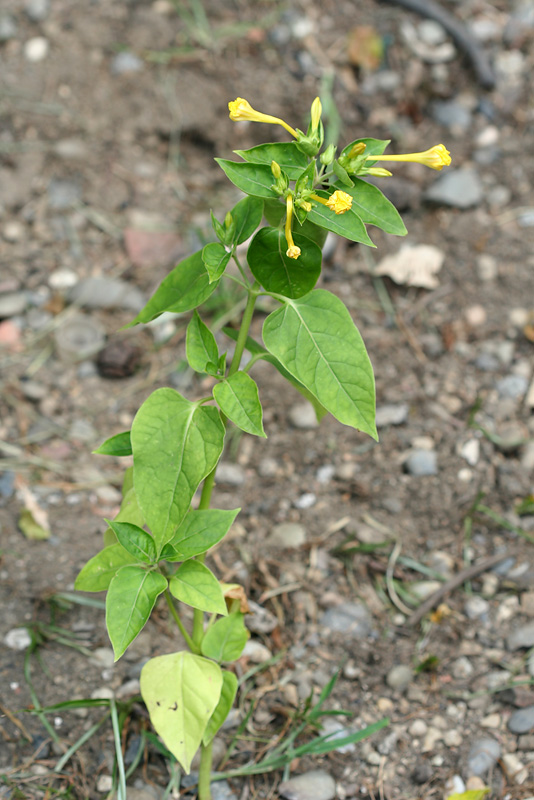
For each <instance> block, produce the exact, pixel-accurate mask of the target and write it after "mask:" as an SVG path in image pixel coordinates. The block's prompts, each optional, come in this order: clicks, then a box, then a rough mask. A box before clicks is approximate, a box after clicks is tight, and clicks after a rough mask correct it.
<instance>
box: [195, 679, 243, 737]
mask: <svg viewBox="0 0 534 800" xmlns="http://www.w3.org/2000/svg"><path fill="white" fill-rule="evenodd" d="M222 678H223V685H222V689H221V696H220V697H219V702H218V703H217V708H216V709H215V711H214V712H213V714H212V715H211V717H210V721H209V722H208V725H207V728H206V731H205V733H204V736H203V737H202V744H204V745H208V744H209V743H210V742H211V740H212V739H213V737H214V736H215V734H216V733H217V731H218V730H219V729H220V727H221V725H222V724H223V722H224V721H225V719H226V717H227V716H228V712H229V711H230V709H231V708H232V706H233V704H234V700H235V696H236V694H237V678H236V676H235V675H234V673H233V672H228V671H227V670H225V669H223V670H222Z"/></svg>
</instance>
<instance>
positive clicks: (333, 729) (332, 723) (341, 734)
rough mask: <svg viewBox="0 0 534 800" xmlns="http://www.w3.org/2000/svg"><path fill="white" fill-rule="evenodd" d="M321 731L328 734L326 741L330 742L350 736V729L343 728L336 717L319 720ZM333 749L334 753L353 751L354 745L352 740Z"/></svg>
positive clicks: (354, 749) (354, 750)
mask: <svg viewBox="0 0 534 800" xmlns="http://www.w3.org/2000/svg"><path fill="white" fill-rule="evenodd" d="M309 694H310V693H309V691H308V692H307V693H306V695H305V696H306V697H307V696H309ZM321 733H322V734H329V736H328V741H329V742H332V741H335V740H336V739H344V738H345V737H346V736H350V734H351V731H349V730H348V728H345V726H344V725H342V724H341V722H340V721H339V720H338V719H335V718H334V717H325V718H324V719H323V720H322V722H321ZM335 751H336V753H355V752H356V745H355V744H354V743H353V742H351V743H349V744H342V745H341V746H340V747H336V748H335Z"/></svg>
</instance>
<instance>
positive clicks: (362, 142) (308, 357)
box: [75, 98, 450, 800]
mask: <svg viewBox="0 0 534 800" xmlns="http://www.w3.org/2000/svg"><path fill="white" fill-rule="evenodd" d="M229 109H230V119H232V120H234V121H242V120H251V121H256V122H267V123H273V124H277V125H281V126H283V127H284V128H285V130H286V131H288V133H289V134H291V136H292V137H293V141H291V142H277V143H272V144H262V145H258V146H257V147H252V148H251V149H249V150H237V151H235V152H236V154H237V155H238V156H240V157H241V159H242V161H238V162H235V161H228V160H225V159H216V160H217V163H218V164H219V165H220V167H221V168H222V169H223V170H224V172H225V173H226V175H227V177H228V178H229V179H230V181H231V182H232V183H233V184H234V185H235V186H237V187H238V188H239V189H241V190H242V191H243V192H244V193H245V195H246V197H244V198H243V199H242V200H240V201H239V202H238V203H237V205H236V206H234V208H233V209H232V210H231V211H230V212H228V213H227V214H226V216H225V218H224V221H223V222H222V223H221V222H219V221H218V220H217V218H216V217H215V216H214V215H213V213H212V223H213V228H214V231H215V234H216V236H217V238H218V240H219V241H218V242H213V243H210V244H207V245H206V246H205V247H204V248H203V249H202V250H201V251H199V252H197V253H195V254H194V255H191V256H189V257H188V258H186V259H185V260H184V261H182V262H180V263H179V264H178V265H177V266H176V267H175V268H174V269H173V270H172V272H171V273H170V274H169V275H168V276H167V277H166V278H165V279H164V280H163V282H162V283H161V285H160V286H159V288H158V289H157V290H156V292H155V293H154V295H153V296H152V298H151V299H150V300H149V301H148V303H147V304H146V306H145V307H144V308H143V310H142V311H141V312H140V313H139V314H138V315H137V317H136V318H135V319H134V320H133V321H132V322H131V323H130V325H137V324H139V323H147V322H150V321H151V320H153V319H155V318H156V317H158V316H159V315H160V314H162V313H163V312H165V311H173V312H187V311H193V314H192V317H191V321H190V322H189V325H188V328H187V337H186V355H187V360H188V362H189V365H190V366H191V368H192V369H193V370H195V371H196V372H198V373H202V374H207V375H209V376H211V377H212V378H213V380H214V385H213V391H212V394H210V395H208V396H206V397H201V398H200V399H198V400H195V401H192V400H188V399H186V398H185V397H183V396H182V395H181V394H179V393H178V392H177V391H175V390H174V389H171V388H160V389H156V391H154V392H153V393H152V394H151V395H150V396H149V397H148V399H147V400H145V402H144V403H143V404H142V406H141V407H140V409H139V411H138V412H137V414H136V416H135V418H134V421H133V423H132V427H131V431H126V432H124V433H119V434H117V435H116V436H112V437H111V438H110V439H107V440H106V441H105V442H104V443H103V444H102V445H101V446H100V447H99V448H98V450H97V451H96V452H97V453H100V454H105V455H112V456H127V455H133V467H129V468H128V469H127V470H126V473H125V477H124V484H123V501H122V504H121V508H120V511H119V513H118V514H117V516H116V518H115V519H114V520H107V522H108V525H109V527H108V529H107V530H106V532H105V534H104V544H105V547H104V549H103V550H102V551H101V552H100V553H98V555H96V556H95V557H94V558H92V559H91V560H90V561H89V562H88V563H87V564H86V565H85V566H84V567H83V569H82V570H81V572H80V574H79V575H78V578H77V580H76V584H75V585H76V588H77V589H80V590H83V591H89V592H99V591H107V597H106V624H107V629H108V633H109V637H110V639H111V643H112V645H113V649H114V652H115V658H116V659H118V658H120V657H121V656H122V655H123V653H124V652H125V650H126V648H127V647H128V646H129V645H130V644H131V643H132V642H133V640H134V639H135V637H136V636H137V635H138V634H139V632H140V631H141V629H142V628H143V626H144V625H145V623H146V622H147V620H148V618H149V616H150V614H151V612H152V610H153V608H154V605H155V603H156V601H157V599H158V598H159V596H160V595H163V596H164V598H165V600H166V602H167V605H168V607H169V611H170V615H171V616H172V618H173V620H174V622H175V623H176V625H177V627H178V629H179V631H180V633H181V635H182V637H183V639H184V642H185V645H186V649H181V650H179V651H177V652H175V653H170V654H168V655H163V656H157V657H156V658H152V659H150V660H149V661H148V662H147V663H146V664H145V665H144V667H143V670H142V672H141V693H142V696H143V699H144V701H145V703H146V706H147V708H148V711H149V714H150V718H151V721H152V724H153V726H154V728H155V729H156V731H157V732H158V733H159V735H160V736H161V738H162V739H163V741H164V743H165V745H166V746H167V748H168V749H169V750H170V751H171V752H172V753H173V755H174V756H175V757H176V759H177V760H178V762H179V763H180V764H181V766H182V767H183V769H184V770H185V771H186V772H188V771H189V770H190V767H191V761H192V759H193V756H194V755H195V753H196V751H197V750H198V748H199V747H200V748H201V761H200V773H199V786H198V790H199V797H200V800H208V799H209V797H210V773H211V746H212V742H213V737H214V736H215V734H216V733H217V731H218V730H219V728H220V727H221V725H222V724H223V722H224V720H225V719H226V716H227V714H228V712H229V710H230V708H231V706H232V704H233V701H234V698H235V695H236V691H237V678H236V675H235V673H234V672H233V671H232V670H231V669H228V668H223V666H222V665H228V664H231V663H232V662H233V661H235V660H236V659H238V658H239V657H240V655H241V653H242V651H243V648H244V646H245V643H246V641H247V639H248V636H249V634H248V632H247V629H246V627H245V622H244V620H245V614H246V612H247V610H248V606H247V601H246V597H245V593H244V590H243V589H242V588H241V587H240V586H238V585H235V584H230V585H228V584H223V583H221V582H220V581H219V580H218V579H217V578H216V577H215V575H214V574H213V572H211V570H210V569H209V568H208V567H207V566H206V565H205V563H204V561H205V558H206V555H207V553H208V552H209V550H210V548H211V547H213V546H214V545H216V544H217V543H219V542H220V541H221V540H222V539H223V537H224V536H225V534H226V533H227V532H228V530H229V529H230V526H231V525H232V523H233V521H234V519H235V517H236V516H237V514H238V512H239V510H240V509H235V510H233V511H223V510H219V509H214V508H210V499H211V494H212V490H213V486H214V482H215V475H216V469H217V464H218V462H219V459H220V458H221V455H222V452H223V447H224V437H225V430H226V427H227V425H228V423H229V422H232V423H233V424H234V425H236V426H237V427H238V428H240V429H241V430H242V431H244V432H246V433H249V434H252V435H254V436H260V437H265V433H264V430H263V424H262V407H261V404H260V400H259V396H258V387H257V385H256V383H255V382H254V380H253V378H252V377H251V374H250V373H251V372H252V371H253V367H254V364H255V363H256V362H257V361H260V360H265V361H268V362H269V363H270V364H271V365H272V366H273V367H274V368H275V369H277V370H278V371H279V372H280V373H281V374H282V375H283V376H284V377H285V378H286V379H287V380H288V381H289V382H290V383H291V384H292V385H293V386H294V387H296V389H298V391H300V392H301V393H302V394H303V395H304V396H305V397H306V398H308V399H309V400H310V401H311V402H312V404H313V406H314V408H315V411H316V414H317V417H318V419H321V418H322V417H323V416H324V415H325V414H326V413H328V412H329V413H330V414H332V415H333V416H334V417H335V418H336V419H337V420H339V421H340V422H342V423H343V424H345V425H349V426H351V427H353V428H356V429H358V430H360V431H363V432H364V433H366V434H368V435H369V436H371V437H372V438H374V439H377V432H376V426H375V388H374V377H373V370H372V367H371V362H370V361H369V357H368V355H367V352H366V349H365V346H364V343H363V341H362V338H361V336H360V334H359V332H358V330H357V328H356V327H355V325H354V323H353V321H352V318H351V316H350V314H349V311H348V310H347V308H346V307H345V306H344V304H343V303H342V302H341V300H340V299H339V298H338V297H336V296H335V295H334V294H332V293H330V292H328V291H326V290H324V289H316V288H314V287H315V285H316V283H317V281H318V278H319V276H320V273H321V260H322V252H321V248H322V245H323V244H324V240H325V237H326V233H327V231H333V232H334V233H337V234H340V235H342V236H345V237H346V238H347V239H349V240H350V241H353V242H360V243H362V244H365V245H369V246H371V247H374V245H373V243H372V241H371V239H370V238H369V235H368V233H367V230H366V225H375V226H377V227H378V228H381V229H382V230H384V231H385V232H387V233H391V234H395V235H398V236H402V235H404V234H405V233H406V228H405V227H404V224H403V222H402V220H401V218H400V216H399V214H398V212H397V210H396V209H395V207H394V206H393V205H392V204H391V203H390V202H389V200H387V199H386V198H385V197H384V195H383V194H382V192H381V191H380V190H379V189H378V188H377V187H376V186H374V185H372V184H370V183H368V182H366V181H365V180H364V178H365V177H366V176H367V175H374V176H381V177H387V176H388V175H390V174H391V173H390V172H388V171H387V170H386V169H384V168H383V167H381V166H377V163H378V162H382V161H391V162H394V161H415V162H419V163H422V164H425V165H426V166H428V167H431V168H432V169H436V170H440V169H442V167H444V166H447V165H448V164H450V156H449V153H448V151H447V150H446V149H445V147H444V146H443V145H442V144H439V145H436V146H435V147H431V148H430V149H429V150H426V151H425V152H422V153H411V154H408V155H391V156H388V155H384V150H385V149H386V147H387V145H388V144H389V142H388V141H381V140H379V139H371V138H364V139H356V140H355V141H353V142H351V143H350V144H348V145H347V146H346V147H345V148H344V149H343V150H342V151H341V153H340V154H339V155H338V156H337V157H336V148H335V147H334V146H333V145H329V146H328V147H327V148H326V149H325V150H324V151H323V152H321V149H322V146H323V140H324V131H323V124H322V122H321V103H320V100H319V98H316V99H315V100H314V102H313V104H312V107H311V120H310V124H309V126H308V129H307V132H306V133H303V132H302V131H300V130H295V129H294V128H292V127H291V126H290V125H288V124H287V123H286V122H285V121H284V120H282V119H279V118H277V117H272V116H270V115H268V114H262V113H260V112H257V111H255V110H254V109H253V108H252V107H251V106H250V104H249V103H248V102H247V101H246V100H244V99H242V98H237V100H234V101H233V102H231V103H229ZM264 215H265V217H266V218H267V220H268V221H269V223H270V224H269V225H268V226H265V227H260V226H261V223H262V219H263V217H264ZM257 228H259V230H257V232H256V233H255V231H256V229H257ZM253 234H254V235H253ZM251 237H252V239H251V241H250V244H249V245H248V250H247V265H244V264H242V263H241V261H240V260H239V257H238V253H237V248H238V246H239V245H241V244H242V243H243V242H246V241H247V240H249V239H250V238H251ZM231 258H233V259H234V261H235V263H236V264H237V268H238V273H237V274H236V275H234V274H232V275H230V274H227V273H225V270H226V267H227V265H228V263H229V261H230V259H231ZM247 266H248V269H247ZM225 278H227V279H230V280H233V281H236V282H237V283H238V284H239V285H240V286H241V287H242V288H243V290H244V291H245V292H246V295H247V298H248V299H247V304H246V307H245V310H244V312H243V315H242V319H241V324H240V327H239V329H238V330H237V331H234V329H225V333H226V334H227V335H228V336H229V338H230V340H233V341H234V342H235V347H234V351H233V355H232V358H231V361H230V365H229V366H227V363H226V353H220V352H219V347H218V344H217V342H216V340H215V337H214V335H213V334H212V332H211V331H210V329H209V328H208V327H207V326H206V324H205V323H204V322H203V321H202V319H201V317H200V315H199V313H198V311H197V308H198V307H199V306H201V305H202V304H203V303H204V302H205V301H206V300H207V299H208V297H209V296H210V295H211V294H212V293H213V292H214V291H215V289H216V288H217V286H218V285H219V283H220V281H221V280H223V279H225ZM261 295H268V296H270V297H272V298H273V299H274V300H275V301H277V302H278V303H279V307H278V308H277V309H276V310H275V311H273V312H272V313H270V314H269V315H268V316H267V318H266V319H265V321H264V323H263V344H261V343H259V342H257V341H255V340H254V339H252V338H251V337H250V336H249V329H250V325H251V321H252V318H253V314H254V306H255V303H256V300H257V298H258V297H259V296H261ZM245 350H247V351H248V353H249V359H248V361H247V363H246V365H245V366H242V358H243V353H244V351H245ZM201 483H202V484H203V485H202V490H201V494H200V501H199V502H198V504H197V506H196V507H195V508H192V505H191V504H192V501H193V498H194V496H195V494H196V492H197V489H198V488H199V486H200V484H201ZM175 601H178V603H176V602H175ZM183 605H187V606H190V607H192V608H193V623H192V627H191V628H190V629H189V630H188V629H187V627H186V625H185V623H184V621H183V619H182V614H181V611H180V607H181V606H183ZM206 615H209V616H208V617H207V618H206Z"/></svg>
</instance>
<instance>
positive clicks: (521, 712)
mask: <svg viewBox="0 0 534 800" xmlns="http://www.w3.org/2000/svg"><path fill="white" fill-rule="evenodd" d="M508 729H509V730H510V731H511V732H512V733H515V734H520V733H529V732H530V731H532V730H534V706H527V707H526V708H518V709H517V711H514V712H513V714H512V715H511V716H510V719H509V720H508Z"/></svg>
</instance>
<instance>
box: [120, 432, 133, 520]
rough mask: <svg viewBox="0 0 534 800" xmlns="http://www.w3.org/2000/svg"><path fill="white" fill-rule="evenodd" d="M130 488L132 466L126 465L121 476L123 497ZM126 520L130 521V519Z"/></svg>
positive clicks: (131, 486) (131, 484)
mask: <svg viewBox="0 0 534 800" xmlns="http://www.w3.org/2000/svg"><path fill="white" fill-rule="evenodd" d="M128 433H129V431H128ZM130 447H131V442H130ZM130 489H133V466H131V467H128V468H127V469H125V470H124V475H123V477H122V486H121V491H122V496H123V498H124V497H126V495H127V494H128V492H129V491H130ZM127 521H128V522H130V520H127Z"/></svg>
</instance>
